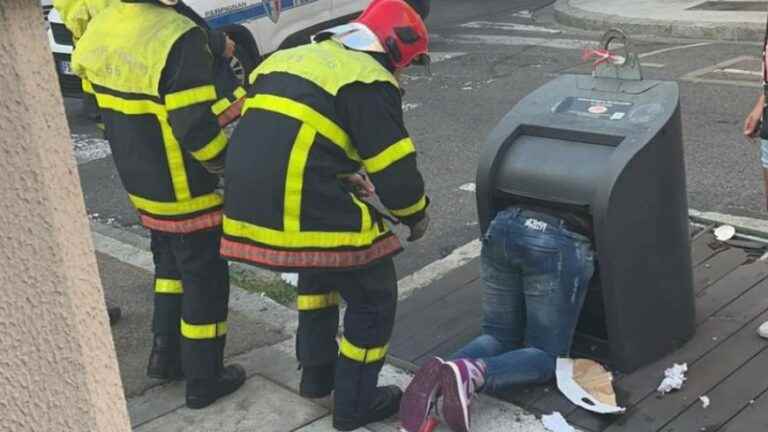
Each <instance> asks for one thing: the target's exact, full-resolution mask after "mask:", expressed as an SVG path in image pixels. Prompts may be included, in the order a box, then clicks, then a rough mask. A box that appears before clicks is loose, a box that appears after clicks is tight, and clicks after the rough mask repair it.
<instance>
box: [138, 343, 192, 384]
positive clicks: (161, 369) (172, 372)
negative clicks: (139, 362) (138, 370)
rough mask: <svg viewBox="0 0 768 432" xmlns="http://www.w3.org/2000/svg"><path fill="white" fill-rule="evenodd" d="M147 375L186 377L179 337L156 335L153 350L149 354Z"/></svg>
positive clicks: (174, 378) (163, 377)
mask: <svg viewBox="0 0 768 432" xmlns="http://www.w3.org/2000/svg"><path fill="white" fill-rule="evenodd" d="M147 376H148V377H150V378H154V379H159V380H177V379H182V378H184V372H183V371H182V369H181V353H180V352H179V339H178V338H177V337H171V336H163V335H155V338H154V340H153V344H152V352H151V353H150V354H149V364H148V365H147Z"/></svg>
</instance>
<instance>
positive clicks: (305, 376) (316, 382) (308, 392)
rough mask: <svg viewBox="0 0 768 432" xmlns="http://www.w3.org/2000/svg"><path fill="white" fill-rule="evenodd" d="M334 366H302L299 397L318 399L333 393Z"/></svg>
mask: <svg viewBox="0 0 768 432" xmlns="http://www.w3.org/2000/svg"><path fill="white" fill-rule="evenodd" d="M335 369H336V365H335V364H333V363H332V364H330V365H327V366H303V367H302V368H301V383H300V384H299V395H301V397H305V398H309V399H320V398H323V397H326V396H328V395H329V394H331V392H332V391H333V382H334V370H335Z"/></svg>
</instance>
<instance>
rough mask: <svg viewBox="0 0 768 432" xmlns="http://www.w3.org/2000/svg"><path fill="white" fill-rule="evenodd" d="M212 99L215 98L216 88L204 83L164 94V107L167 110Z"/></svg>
mask: <svg viewBox="0 0 768 432" xmlns="http://www.w3.org/2000/svg"><path fill="white" fill-rule="evenodd" d="M213 100H216V88H215V87H214V86H212V85H204V86H200V87H195V88H191V89H187V90H182V91H180V92H176V93H170V94H168V95H166V96H165V107H166V109H167V110H168V111H173V110H177V109H181V108H186V107H189V106H192V105H197V104H199V103H203V102H209V101H213Z"/></svg>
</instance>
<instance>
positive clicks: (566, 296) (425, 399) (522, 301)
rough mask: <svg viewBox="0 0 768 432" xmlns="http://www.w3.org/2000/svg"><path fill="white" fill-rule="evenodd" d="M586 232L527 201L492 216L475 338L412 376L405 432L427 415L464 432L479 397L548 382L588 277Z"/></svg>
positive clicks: (565, 347) (590, 255)
mask: <svg viewBox="0 0 768 432" xmlns="http://www.w3.org/2000/svg"><path fill="white" fill-rule="evenodd" d="M591 232H592V227H591V221H590V220H588V219H587V218H586V217H583V216H581V215H580V214H577V213H574V212H573V211H571V210H569V209H568V208H565V207H563V208H557V207H553V206H552V205H550V204H547V205H546V206H544V205H542V204H541V203H539V202H536V201H533V200H531V201H527V200H526V201H523V200H520V201H517V202H516V203H514V204H513V205H511V206H509V207H508V208H506V209H504V210H501V211H500V212H498V213H497V214H496V216H495V218H494V219H493V220H492V221H491V223H490V225H489V227H488V229H487V231H486V232H485V234H484V235H483V238H482V241H483V244H482V251H481V274H482V281H483V289H484V291H483V321H482V335H481V336H479V337H477V338H476V339H475V340H473V341H471V342H470V343H469V344H467V345H466V346H464V347H463V348H461V349H460V350H459V351H458V352H456V353H455V354H453V355H452V356H451V357H450V360H449V361H444V360H443V359H440V358H437V357H434V358H432V359H430V360H428V361H427V362H426V363H425V364H424V365H423V366H422V367H421V368H420V369H419V370H418V371H417V372H416V375H415V376H414V378H413V380H412V381H411V383H410V384H409V385H408V388H407V389H406V391H405V395H404V396H403V399H402V404H401V409H400V420H401V424H402V427H403V429H404V430H406V431H407V432H419V431H420V430H422V429H421V428H422V427H423V426H424V425H425V424H427V422H428V421H432V420H430V419H429V416H430V410H431V409H433V408H434V409H435V410H436V411H437V412H433V413H432V415H436V416H437V417H438V418H442V420H443V421H445V423H446V424H447V425H448V426H449V427H450V428H451V429H452V430H453V431H454V432H468V431H469V430H470V413H469V405H470V402H471V400H472V398H473V397H474V396H475V395H476V394H478V393H479V392H481V391H485V392H490V393H496V392H503V391H506V390H509V389H511V388H513V387H515V386H519V385H521V384H531V383H544V382H547V381H549V380H551V379H552V378H553V377H554V375H555V364H556V360H557V358H558V357H567V356H568V354H569V351H570V348H571V342H572V340H573V335H574V332H575V329H576V324H577V322H578V318H579V314H580V312H581V308H582V305H583V303H584V299H585V297H586V293H587V289H588V287H589V283H590V280H591V278H592V274H593V272H594V252H593V247H592V241H591V240H590V235H591ZM438 398H442V400H441V401H438Z"/></svg>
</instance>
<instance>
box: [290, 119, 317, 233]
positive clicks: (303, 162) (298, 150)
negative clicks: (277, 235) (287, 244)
mask: <svg viewBox="0 0 768 432" xmlns="http://www.w3.org/2000/svg"><path fill="white" fill-rule="evenodd" d="M315 135H316V132H315V130H314V129H312V127H311V126H309V125H308V124H306V123H305V124H303V125H301V128H300V129H299V133H298V134H296V140H295V141H294V142H293V148H292V149H291V156H290V158H289V159H288V171H287V174H286V178H285V197H284V201H283V207H284V210H283V230H284V231H289V232H297V231H301V194H302V190H303V188H304V169H305V168H306V166H307V159H309V150H310V149H311V148H312V143H314V142H315Z"/></svg>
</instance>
